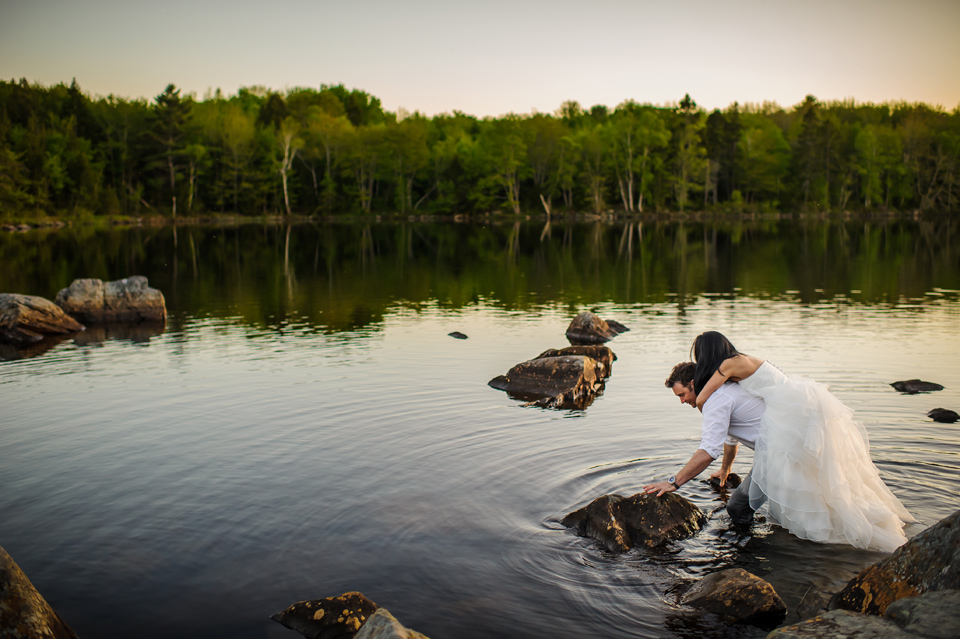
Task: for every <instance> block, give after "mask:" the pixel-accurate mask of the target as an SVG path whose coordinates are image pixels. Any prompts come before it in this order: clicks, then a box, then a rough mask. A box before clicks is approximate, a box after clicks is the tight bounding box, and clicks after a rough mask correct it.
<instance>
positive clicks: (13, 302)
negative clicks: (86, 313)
mask: <svg viewBox="0 0 960 639" xmlns="http://www.w3.org/2000/svg"><path fill="white" fill-rule="evenodd" d="M83 329H84V327H83V324H81V323H79V322H78V321H77V320H75V319H74V318H72V317H70V316H69V315H67V314H66V313H64V312H63V310H62V309H61V308H60V307H59V306H57V305H56V304H54V303H53V302H51V301H50V300H47V299H44V298H42V297H36V296H34V295H15V294H11V293H4V294H0V342H6V343H9V344H13V345H15V346H29V345H31V344H36V343H37V342H39V341H40V340H42V339H43V338H44V337H46V336H48V335H65V334H67V333H75V332H77V331H82V330H83Z"/></svg>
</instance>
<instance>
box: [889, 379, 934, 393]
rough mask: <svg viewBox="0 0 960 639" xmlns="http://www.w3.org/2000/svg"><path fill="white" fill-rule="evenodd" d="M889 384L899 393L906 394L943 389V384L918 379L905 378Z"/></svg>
mask: <svg viewBox="0 0 960 639" xmlns="http://www.w3.org/2000/svg"><path fill="white" fill-rule="evenodd" d="M890 385H891V386H893V387H894V388H895V389H896V390H898V391H900V392H901V393H906V394H908V395H916V394H917V393H929V392H932V391H939V390H943V386H941V385H940V384H936V383H934V382H924V381H921V380H919V379H906V380H903V381H900V382H893V383H892V384H890Z"/></svg>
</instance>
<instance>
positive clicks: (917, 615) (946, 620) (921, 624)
mask: <svg viewBox="0 0 960 639" xmlns="http://www.w3.org/2000/svg"><path fill="white" fill-rule="evenodd" d="M883 616H884V617H886V618H887V619H889V620H891V621H893V622H894V623H896V624H897V625H898V626H900V627H901V628H903V629H904V630H906V631H907V632H911V633H913V634H914V635H917V636H919V637H924V638H925V639H955V638H956V637H960V590H941V591H940V592H928V593H927V594H925V595H919V596H917V597H908V598H906V599H898V600H897V601H894V602H893V603H892V604H890V605H889V606H887V611H886V612H885V613H883Z"/></svg>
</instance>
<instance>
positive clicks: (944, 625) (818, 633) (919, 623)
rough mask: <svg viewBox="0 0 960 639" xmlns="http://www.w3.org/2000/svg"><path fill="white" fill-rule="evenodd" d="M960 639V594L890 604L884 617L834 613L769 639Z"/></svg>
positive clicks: (931, 594) (931, 595)
mask: <svg viewBox="0 0 960 639" xmlns="http://www.w3.org/2000/svg"><path fill="white" fill-rule="evenodd" d="M958 636H960V591H957V590H944V591H941V592H929V593H927V594H924V595H919V596H917V597H908V598H906V599H900V600H898V601H895V602H894V603H892V604H890V606H889V607H888V608H887V611H886V612H885V613H884V614H883V616H882V617H877V616H875V615H864V614H860V613H856V612H850V611H848V610H833V611H831V612H828V613H826V614H824V615H820V616H818V617H814V618H813V619H808V620H807V621H804V622H802V623H798V624H794V625H791V626H784V627H783V628H777V629H776V630H774V631H773V632H771V633H770V634H769V635H767V639H866V638H868V637H869V638H870V639H918V638H923V639H954V637H958Z"/></svg>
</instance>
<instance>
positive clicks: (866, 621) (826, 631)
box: [767, 610, 917, 639]
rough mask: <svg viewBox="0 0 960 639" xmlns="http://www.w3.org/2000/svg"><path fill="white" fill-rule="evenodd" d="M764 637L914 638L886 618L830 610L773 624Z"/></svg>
mask: <svg viewBox="0 0 960 639" xmlns="http://www.w3.org/2000/svg"><path fill="white" fill-rule="evenodd" d="M767 639H917V637H916V636H915V635H912V634H910V633H908V632H906V631H904V630H903V629H901V628H900V626H898V625H897V624H895V623H893V622H892V621H890V620H889V619H883V618H882V617H875V616H873V615H861V614H857V613H855V612H849V611H847V610H832V611H830V612H828V613H826V614H825V615H821V616H819V617H814V618H813V619H807V620H806V621H801V622H800V623H798V624H793V625H791V626H784V627H782V628H777V629H776V630H774V631H773V632H771V633H770V634H768V635H767Z"/></svg>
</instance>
